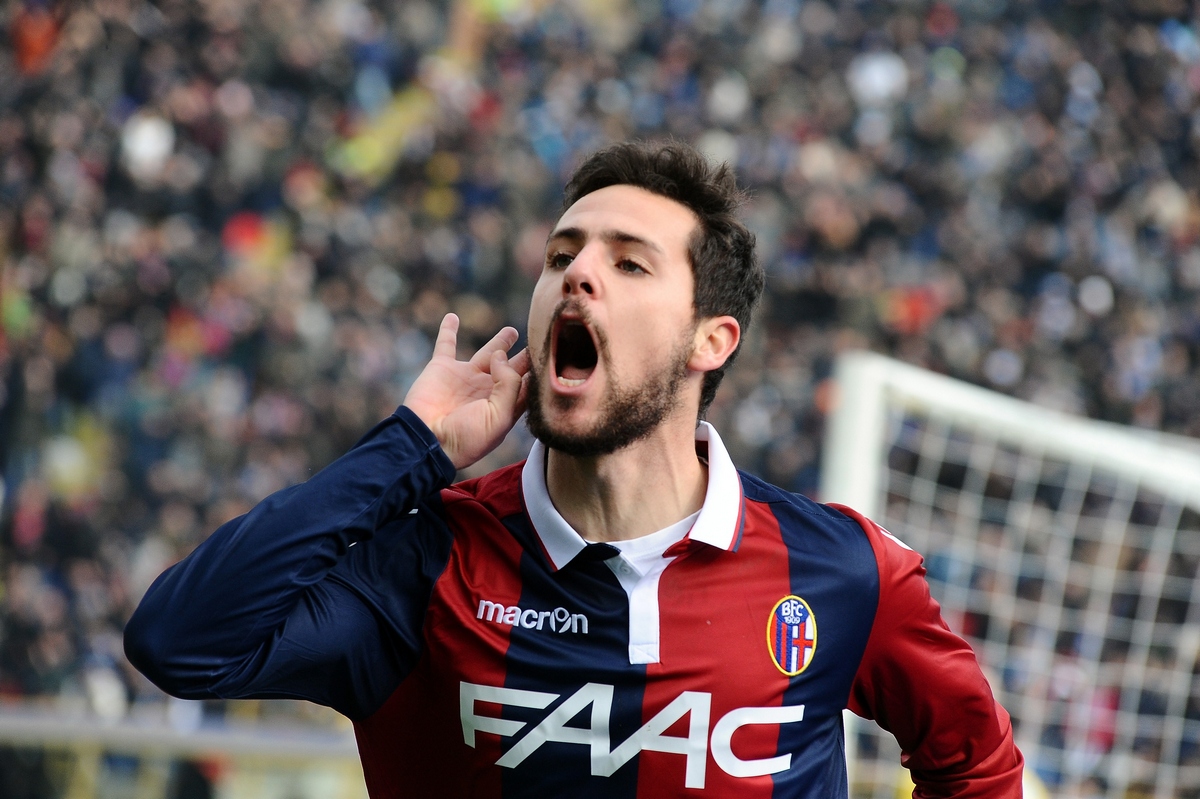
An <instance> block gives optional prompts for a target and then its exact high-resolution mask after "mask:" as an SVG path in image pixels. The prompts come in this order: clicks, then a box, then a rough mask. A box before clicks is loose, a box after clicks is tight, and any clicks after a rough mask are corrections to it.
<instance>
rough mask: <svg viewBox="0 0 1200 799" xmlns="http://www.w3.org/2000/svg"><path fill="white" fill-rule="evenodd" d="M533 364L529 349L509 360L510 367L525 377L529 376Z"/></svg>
mask: <svg viewBox="0 0 1200 799" xmlns="http://www.w3.org/2000/svg"><path fill="white" fill-rule="evenodd" d="M531 363H532V362H531V361H530V360H529V348H528V347H525V348H524V349H522V350H521V351H520V352H518V353H517V354H516V355H514V356H512V357H511V358H509V359H508V365H509V366H511V367H512V368H513V371H515V372H516V373H517V374H519V375H521V376H522V377H524V376H525V375H527V374H529V367H530V364H531Z"/></svg>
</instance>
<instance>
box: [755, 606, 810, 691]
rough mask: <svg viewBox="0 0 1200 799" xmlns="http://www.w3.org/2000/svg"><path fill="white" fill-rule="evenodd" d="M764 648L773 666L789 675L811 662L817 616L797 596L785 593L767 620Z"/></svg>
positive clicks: (806, 666)
mask: <svg viewBox="0 0 1200 799" xmlns="http://www.w3.org/2000/svg"><path fill="white" fill-rule="evenodd" d="M767 651H768V652H770V653H771V660H773V661H774V662H775V667H776V668H778V669H779V670H780V671H782V672H783V673H784V674H786V675H787V676H789V677H795V676H796V675H797V674H799V673H800V672H802V671H804V670H805V669H806V668H808V664H809V663H811V662H812V659H813V653H815V652H816V651H817V619H816V617H815V616H813V612H812V608H810V607H809V606H808V603H807V602H805V601H804V600H803V599H801V598H800V597H798V596H795V595H789V596H785V597H784V598H783V599H781V600H779V601H778V602H776V603H775V607H774V609H772V610H771V618H770V619H768V620H767Z"/></svg>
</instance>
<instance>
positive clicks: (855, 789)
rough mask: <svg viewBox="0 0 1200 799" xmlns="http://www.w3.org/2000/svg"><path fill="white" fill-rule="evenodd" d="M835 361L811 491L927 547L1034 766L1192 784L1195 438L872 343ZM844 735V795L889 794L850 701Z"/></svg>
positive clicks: (1199, 530) (1199, 761)
mask: <svg viewBox="0 0 1200 799" xmlns="http://www.w3.org/2000/svg"><path fill="white" fill-rule="evenodd" d="M836 379H837V384H838V403H837V407H836V410H835V412H834V413H833V414H832V416H831V418H830V422H829V427H828V435H827V439H826V444H825V455H824V460H823V463H822V483H821V493H822V499H823V500H824V501H830V502H842V503H845V504H847V505H850V506H852V507H855V508H857V509H859V510H861V511H862V512H864V513H866V514H867V515H869V516H872V517H873V518H874V519H876V520H877V521H878V522H880V523H881V524H883V525H884V526H885V527H887V528H888V529H889V530H890V531H891V532H892V533H894V534H895V535H897V536H898V537H899V538H900V539H902V540H903V541H905V542H906V543H907V544H908V545H910V546H912V547H913V548H914V549H916V550H917V551H918V552H920V553H922V554H923V555H924V556H925V559H926V566H927V569H928V578H929V583H930V588H931V590H932V592H933V595H934V597H935V598H936V599H937V600H938V601H939V602H940V603H941V605H942V611H943V615H944V616H945V618H946V620H947V622H948V623H949V624H950V626H951V627H952V628H953V629H954V630H955V631H956V632H958V633H959V634H961V635H963V636H965V637H966V639H967V640H968V641H969V642H970V644H971V646H972V647H973V648H974V650H975V652H976V655H977V657H978V658H979V660H980V663H981V664H982V665H983V667H984V669H985V671H986V672H987V674H988V676H989V679H990V681H991V682H992V687H993V690H994V691H995V693H996V695H997V697H998V698H999V699H1000V700H1001V702H1002V703H1003V704H1004V706H1005V707H1006V708H1007V709H1008V711H1009V712H1010V713H1011V714H1012V717H1013V724H1014V729H1015V732H1016V738H1017V743H1018V745H1019V746H1020V748H1021V750H1022V752H1023V753H1024V754H1025V758H1026V764H1027V765H1026V769H1027V772H1029V773H1030V775H1031V776H1036V777H1037V778H1039V779H1040V781H1041V782H1042V783H1044V784H1045V786H1046V789H1047V790H1048V791H1049V793H1050V794H1052V795H1063V796H1086V797H1101V796H1103V797H1155V799H1168V797H1200V680H1198V679H1197V675H1196V672H1197V655H1198V654H1200V601H1198V600H1200V579H1198V577H1197V568H1198V566H1200V446H1198V444H1200V442H1196V441H1194V440H1192V439H1186V438H1180V437H1173V436H1168V435H1163V434H1154V433H1149V432H1147V431H1136V430H1133V429H1129V428H1124V427H1121V426H1119V425H1114V424H1109V423H1103V422H1096V421H1091V420H1087V419H1082V418H1079V417H1074V416H1070V415H1067V414H1064V413H1060V412H1056V411H1052V410H1048V409H1045V408H1041V407H1038V406H1035V405H1032V404H1029V403H1026V402H1021V401H1019V400H1016V399H1013V398H1011V397H1007V396H1003V395H1000V394H997V393H995V392H991V391H987V390H985V389H982V388H979V387H977V386H973V385H970V384H967V383H963V382H960V381H957V380H952V379H950V378H947V377H944V376H941V375H937V374H933V373H931V372H927V371H925V370H922V369H918V368H916V367H913V366H910V365H907V364H903V363H899V362H897V361H893V360H890V359H887V358H884V357H882V356H879V355H874V354H871V353H852V354H848V355H845V356H843V357H842V358H841V359H840V361H839V363H838V365H837V373H836ZM847 748H848V750H849V752H850V761H851V781H852V786H851V795H852V796H855V797H889V799H891V797H894V796H896V795H897V786H898V785H903V782H904V779H905V775H904V774H903V772H902V770H901V769H900V766H899V748H898V746H897V745H896V743H895V741H894V739H892V738H891V736H889V735H887V734H886V733H884V732H882V731H881V730H880V729H879V728H878V727H876V726H875V725H874V724H871V723H869V722H865V721H863V720H861V719H851V721H850V725H849V727H848V730H847ZM1027 795H1028V793H1027Z"/></svg>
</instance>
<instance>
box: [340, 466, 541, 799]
mask: <svg viewBox="0 0 1200 799" xmlns="http://www.w3.org/2000/svg"><path fill="white" fill-rule="evenodd" d="M506 471H507V470H506ZM511 474H512V475H513V476H514V478H515V479H516V480H519V478H520V471H519V470H517V471H515V472H512V473H511ZM517 490H518V491H519V489H517ZM442 500H443V502H444V503H445V517H446V520H447V522H448V523H449V524H450V526H451V529H452V530H453V531H454V544H453V546H452V547H451V550H450V558H449V561H448V562H447V564H446V569H445V571H444V572H443V573H442V576H441V577H440V578H439V579H438V581H437V583H436V584H435V585H434V589H433V593H432V595H431V596H430V599H429V607H428V610H427V611H426V614H425V625H424V639H425V641H424V643H425V648H424V650H423V651H422V654H421V658H420V660H419V662H418V664H417V666H416V668H415V669H414V670H413V672H412V673H411V674H409V676H408V677H407V678H405V680H404V681H403V682H402V683H401V684H400V686H399V687H398V688H397V689H396V691H395V692H394V693H393V694H392V696H391V697H390V698H389V699H388V701H387V702H386V703H385V704H384V706H383V707H382V708H381V709H380V710H379V711H378V712H376V713H375V714H374V715H372V716H371V717H370V718H368V719H366V720H364V721H361V722H359V723H357V724H355V733H356V736H357V738H358V748H359V753H360V755H361V757H362V763H363V772H364V774H365V776H366V783H367V790H368V792H369V793H370V795H371V796H372V797H373V799H392V797H408V796H470V797H473V798H475V799H495V798H497V797H499V796H500V795H501V784H500V779H501V769H500V768H499V767H498V766H496V765H495V763H496V761H497V760H498V759H499V758H500V755H501V749H500V738H499V736H497V735H493V734H490V733H484V732H481V733H477V734H476V736H475V738H476V740H475V747H474V748H471V747H469V746H467V745H466V743H465V742H464V740H463V730H462V725H461V721H460V718H461V717H460V713H459V683H460V682H462V681H466V682H471V683H476V684H480V685H504V680H505V654H506V653H507V651H508V645H509V630H510V629H511V628H510V627H509V626H508V625H504V624H497V623H494V622H490V621H487V620H486V619H480V618H477V616H478V612H479V608H480V602H481V601H488V602H493V603H498V604H502V605H508V606H512V605H516V604H517V603H518V602H519V601H520V598H521V583H520V579H519V574H520V569H519V564H520V560H521V553H522V549H521V546H520V544H518V543H517V541H516V539H514V538H513V536H512V534H511V533H509V531H508V530H507V529H506V528H505V527H504V526H503V525H502V524H501V523H500V522H499V521H498V520H497V519H496V518H495V517H494V516H493V515H492V513H493V512H494V510H495V509H485V508H484V507H483V506H482V505H480V504H479V503H478V502H476V501H475V500H474V497H472V496H470V495H469V494H467V493H464V492H462V491H460V490H456V488H451V489H447V490H446V491H444V492H442ZM432 663H437V664H438V666H437V668H434V667H433V666H432V665H431V664H432ZM474 710H475V713H476V714H477V715H480V716H495V717H499V716H500V713H501V708H500V706H498V705H492V704H489V703H486V702H476V703H475V708H474ZM438 764H440V765H438Z"/></svg>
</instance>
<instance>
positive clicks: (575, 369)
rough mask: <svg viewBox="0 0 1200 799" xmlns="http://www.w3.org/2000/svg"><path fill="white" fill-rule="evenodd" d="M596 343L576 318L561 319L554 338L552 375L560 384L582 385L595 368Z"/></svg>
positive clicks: (596, 357) (596, 356)
mask: <svg viewBox="0 0 1200 799" xmlns="http://www.w3.org/2000/svg"><path fill="white" fill-rule="evenodd" d="M597 359H598V355H597V353H596V343H595V342H594V341H592V334H591V332H590V331H589V330H588V329H587V326H586V325H584V324H583V322H581V321H579V320H578V319H563V320H561V322H560V324H559V326H558V335H557V336H556V337H555V339H554V376H555V379H556V380H557V381H558V382H559V384H560V385H563V386H568V387H571V388H573V387H575V386H582V385H583V384H584V383H586V382H587V379H588V378H589V377H591V376H592V372H594V371H595V370H596V361H597Z"/></svg>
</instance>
